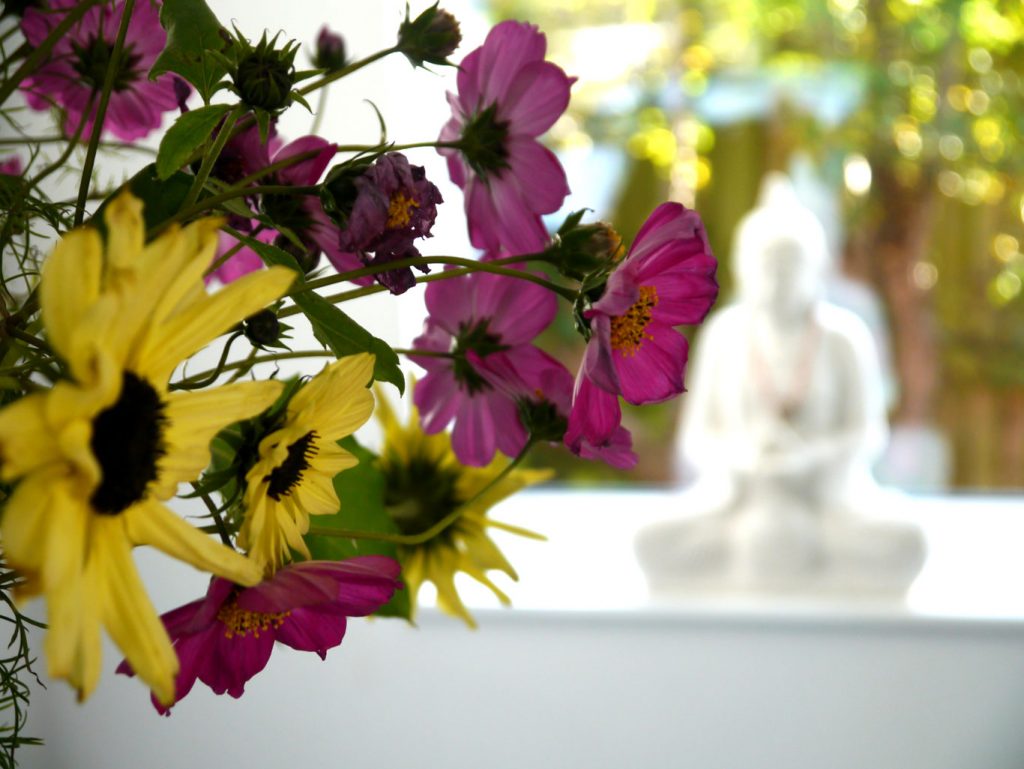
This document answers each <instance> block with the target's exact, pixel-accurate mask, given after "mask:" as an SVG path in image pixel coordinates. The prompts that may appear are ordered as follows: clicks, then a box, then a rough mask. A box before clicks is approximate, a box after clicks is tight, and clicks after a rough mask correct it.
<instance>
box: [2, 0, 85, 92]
mask: <svg viewBox="0 0 1024 769" xmlns="http://www.w3.org/2000/svg"><path fill="white" fill-rule="evenodd" d="M102 1H103V0H84V2H81V3H79V4H78V5H76V6H75V7H74V8H72V9H71V10H69V11H68V13H67V15H66V16H65V17H64V18H63V19H61V21H60V23H59V24H58V25H57V26H56V27H54V28H53V29H52V30H50V34H48V35H47V36H46V37H45V38H44V39H43V41H42V42H41V43H40V44H39V45H38V46H37V47H36V49H35V50H34V51H32V53H31V54H30V55H29V57H28V58H27V59H25V61H23V62H22V63H21V66H20V67H18V69H17V70H16V71H15V73H14V74H13V75H11V77H10V79H9V80H7V81H5V82H4V83H3V84H2V85H0V104H3V103H4V102H6V101H7V99H8V98H9V97H10V95H11V94H12V93H14V90H15V89H16V88H17V87H18V86H19V85H21V81H22V80H24V79H25V78H26V77H28V76H29V75H30V74H32V73H33V72H35V71H36V69H37V68H38V67H39V65H40V64H42V63H43V62H44V61H46V60H47V59H48V58H49V57H50V51H52V50H53V46H55V45H56V44H57V42H58V41H60V40H62V39H63V38H64V36H65V35H67V33H68V30H70V29H71V28H72V27H73V26H75V24H77V23H78V22H79V20H80V19H81V18H82V17H83V16H85V14H86V13H88V11H89V9H90V8H92V7H93V6H94V5H98V4H99V3H100V2H102Z"/></svg>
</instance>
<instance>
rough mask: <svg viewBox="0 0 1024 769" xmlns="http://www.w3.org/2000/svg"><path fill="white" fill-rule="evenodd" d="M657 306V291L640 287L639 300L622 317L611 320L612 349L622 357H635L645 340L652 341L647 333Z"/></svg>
mask: <svg viewBox="0 0 1024 769" xmlns="http://www.w3.org/2000/svg"><path fill="white" fill-rule="evenodd" d="M657 306H658V289H657V288H655V287H654V286H640V298H639V299H637V300H636V302H635V303H634V304H633V306H632V307H630V308H629V309H628V310H626V312H625V313H623V314H622V315H618V316H616V317H614V318H612V334H611V336H612V349H613V350H618V351H619V352H621V353H622V355H623V356H626V355H636V352H637V350H639V349H640V346H641V345H642V344H643V342H644V340H645V339H654V337H653V336H652V335H651V334H648V333H647V326H648V325H650V322H651V318H652V317H653V315H654V308H655V307H657Z"/></svg>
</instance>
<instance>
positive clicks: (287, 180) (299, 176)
mask: <svg viewBox="0 0 1024 769" xmlns="http://www.w3.org/2000/svg"><path fill="white" fill-rule="evenodd" d="M337 147H338V145H336V144H331V143H330V142H328V141H327V140H326V139H321V138H320V137H319V136H303V137H302V138H301V139H296V140H295V141H293V142H291V143H290V144H288V145H287V146H285V147H282V148H281V149H280V150H279V151H278V152H277V154H276V155H274V160H273V161H272V162H274V163H278V162H280V161H282V160H287V159H288V158H290V157H294V156H295V155H302V154H304V153H306V152H317V154H316V155H314V156H313V157H311V158H308V159H306V160H301V161H299V162H298V163H296V164H295V165H293V166H288V167H287V168H283V169H281V170H280V171H278V172H277V178H278V179H279V180H280V182H281V183H282V184H290V185H295V186H300V187H301V186H306V185H309V184H316V183H317V181H318V180H319V179H320V175H321V174H322V173H323V172H324V169H326V168H327V166H328V165H329V164H330V162H331V160H332V158H334V153H335V151H336V150H337Z"/></svg>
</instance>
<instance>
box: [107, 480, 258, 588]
mask: <svg viewBox="0 0 1024 769" xmlns="http://www.w3.org/2000/svg"><path fill="white" fill-rule="evenodd" d="M121 517H122V518H123V519H124V522H125V530H126V532H127V535H128V537H127V539H128V540H130V541H131V542H132V543H133V544H136V545H152V546H153V547H155V548H156V549H157V550H160V551H162V552H164V553H166V554H167V555H169V556H171V557H172V558H177V559H178V560H179V561H184V562H186V563H190V564H192V565H193V566H195V567H196V568H197V569H200V570H201V571H208V572H210V573H212V574H216V575H217V576H218V577H224V579H229V580H231V581H232V582H237V583H238V584H240V585H245V586H250V585H255V584H256V583H257V582H259V581H260V579H261V577H262V574H261V573H260V570H259V569H258V568H257V567H256V565H255V564H254V563H253V562H252V561H251V560H249V559H248V558H246V557H245V556H243V555H240V554H239V553H237V552H235V551H234V550H232V549H231V548H229V547H227V546H226V545H223V544H221V543H220V542H218V541H217V540H215V539H213V538H212V537H210V536H209V535H207V534H204V533H203V532H202V531H200V530H199V529H197V528H196V527H195V526H193V525H192V524H190V523H188V522H187V521H186V520H185V519H184V518H181V517H179V516H177V515H175V514H174V513H173V512H171V511H170V510H169V509H167V507H165V506H164V505H163V504H162V503H160V502H158V501H156V500H153V499H149V500H145V501H143V502H140V503H139V504H137V505H133V506H132V507H130V508H128V509H127V510H125V511H124V512H123V513H122V514H121Z"/></svg>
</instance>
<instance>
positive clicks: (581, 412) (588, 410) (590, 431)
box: [565, 376, 637, 470]
mask: <svg viewBox="0 0 1024 769" xmlns="http://www.w3.org/2000/svg"><path fill="white" fill-rule="evenodd" d="M565 445H566V446H567V447H568V448H569V451H571V452H572V453H573V454H576V455H577V456H579V457H582V458H583V459H599V460H601V461H602V462H605V463H607V464H609V465H611V466H612V467H617V468H619V469H620V470H626V469H629V468H630V467H633V465H635V464H636V461H637V457H636V454H635V453H634V452H633V436H631V435H630V433H629V430H627V429H626V428H625V427H623V426H622V408H621V407H620V406H619V396H617V395H612V394H611V393H607V392H605V391H604V390H601V389H600V388H598V387H595V386H594V385H593V384H591V382H590V380H589V379H587V378H586V377H585V376H579V377H577V379H576V388H575V390H574V391H573V397H572V407H571V409H570V410H569V426H568V429H566V431H565Z"/></svg>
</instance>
